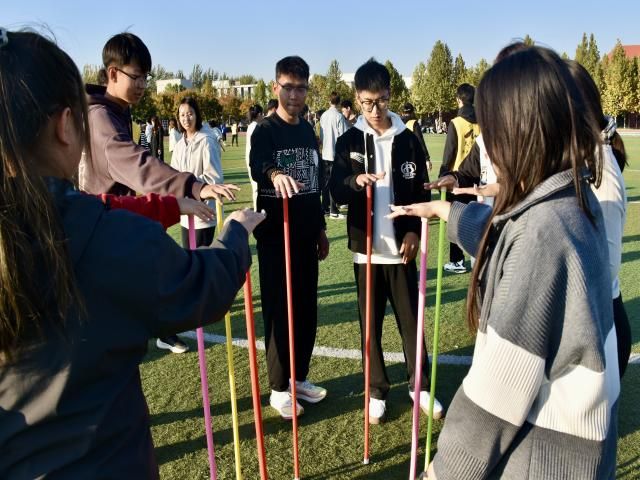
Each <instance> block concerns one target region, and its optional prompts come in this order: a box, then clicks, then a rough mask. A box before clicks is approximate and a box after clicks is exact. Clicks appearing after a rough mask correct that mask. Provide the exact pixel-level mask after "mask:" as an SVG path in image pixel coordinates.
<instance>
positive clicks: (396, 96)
mask: <svg viewBox="0 0 640 480" xmlns="http://www.w3.org/2000/svg"><path fill="white" fill-rule="evenodd" d="M384 66H385V67H387V70H388V71H389V76H390V77H391V91H390V92H389V93H390V96H391V101H390V102H389V108H390V109H391V111H392V112H400V111H402V106H403V105H404V104H405V103H406V102H408V101H409V89H408V88H407V85H406V84H405V83H404V79H403V78H402V75H400V72H398V70H396V67H394V66H393V63H391V61H390V60H387V61H386V62H384Z"/></svg>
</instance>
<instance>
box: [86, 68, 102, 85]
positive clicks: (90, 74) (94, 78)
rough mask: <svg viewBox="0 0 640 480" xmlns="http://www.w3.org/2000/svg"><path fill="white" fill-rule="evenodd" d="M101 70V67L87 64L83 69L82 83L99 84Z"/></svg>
mask: <svg viewBox="0 0 640 480" xmlns="http://www.w3.org/2000/svg"><path fill="white" fill-rule="evenodd" d="M100 68H101V67H100V66H99V65H89V64H86V65H85V66H84V67H82V81H83V82H84V83H94V84H99V83H100V80H99V75H100Z"/></svg>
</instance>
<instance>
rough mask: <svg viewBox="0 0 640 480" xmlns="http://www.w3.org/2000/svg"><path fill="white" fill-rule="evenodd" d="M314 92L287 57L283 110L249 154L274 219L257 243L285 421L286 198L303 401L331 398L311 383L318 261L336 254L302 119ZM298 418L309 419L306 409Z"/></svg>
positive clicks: (262, 205) (311, 139)
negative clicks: (309, 95)
mask: <svg viewBox="0 0 640 480" xmlns="http://www.w3.org/2000/svg"><path fill="white" fill-rule="evenodd" d="M308 89H309V66H308V65H307V63H306V62H305V61H304V60H303V59H302V58H300V57H285V58H283V59H282V60H280V61H279V62H278V63H277V64H276V82H275V83H274V87H273V93H274V94H276V96H277V97H278V108H277V110H276V112H275V113H274V114H273V115H271V116H269V117H267V118H265V119H264V120H263V121H262V122H261V123H260V124H259V125H258V126H257V127H256V129H255V130H254V132H253V134H252V135H251V153H250V155H249V165H250V167H251V176H252V177H253V180H254V181H256V182H257V183H258V201H257V203H258V210H259V211H260V210H263V209H264V210H265V211H266V212H267V219H266V220H265V222H264V223H263V224H262V225H261V228H259V229H256V231H255V237H256V240H257V249H258V260H259V266H260V289H261V296H262V316H263V319H264V331H265V344H266V348H267V370H268V373H269V383H270V386H271V397H270V401H269V403H270V405H271V406H272V407H273V408H275V409H276V410H277V411H278V413H280V415H281V416H282V418H284V419H291V418H292V417H293V415H294V411H293V406H292V401H291V397H290V394H289V389H290V387H289V378H290V373H289V372H290V370H289V343H288V338H289V335H288V333H289V328H288V316H287V291H286V285H285V260H284V234H283V207H282V198H281V197H283V196H286V197H288V198H289V200H288V201H289V221H290V235H291V274H292V284H293V310H294V321H295V328H294V332H295V353H296V372H295V378H296V392H297V397H298V398H299V399H302V400H306V401H307V402H310V403H317V402H320V401H321V400H323V399H324V397H325V396H326V395H327V391H326V390H325V389H324V388H322V387H319V386H317V385H313V384H312V383H310V382H309V381H308V380H307V374H308V373H309V363H310V362H311V352H312V351H313V346H314V344H315V339H316V327H317V323H318V305H317V302H318V260H324V259H325V258H326V257H327V255H328V254H329V241H328V240H327V235H326V233H325V228H326V224H325V221H324V213H323V211H322V207H321V205H320V186H321V178H319V175H320V171H321V169H320V165H319V163H318V162H319V155H318V143H317V141H316V137H315V133H314V131H313V128H312V127H311V125H310V124H309V123H308V122H306V121H304V120H301V119H300V112H302V110H303V108H304V105H305V99H306V96H307V91H308ZM296 412H297V414H298V415H301V414H302V413H303V412H304V410H303V408H302V406H300V405H299V404H298V405H296Z"/></svg>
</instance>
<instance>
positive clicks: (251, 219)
mask: <svg viewBox="0 0 640 480" xmlns="http://www.w3.org/2000/svg"><path fill="white" fill-rule="evenodd" d="M265 218H267V214H266V213H265V212H264V210H263V211H262V212H260V213H258V212H255V211H253V210H252V209H250V208H243V209H242V210H236V211H234V212H231V214H229V216H228V217H227V218H226V219H225V221H224V224H225V225H226V224H227V223H229V222H230V221H231V220H235V221H236V222H239V223H240V224H241V225H242V226H243V227H244V228H245V229H246V230H247V232H248V233H249V234H250V233H251V232H253V230H254V229H255V228H256V227H257V226H258V224H259V223H260V222H262V221H263V220H264V219H265Z"/></svg>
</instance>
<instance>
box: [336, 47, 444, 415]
mask: <svg viewBox="0 0 640 480" xmlns="http://www.w3.org/2000/svg"><path fill="white" fill-rule="evenodd" d="M355 87H356V93H357V98H358V101H359V102H360V106H361V109H362V115H360V117H359V118H358V121H357V122H356V124H355V126H354V127H353V128H351V129H349V130H348V131H347V132H346V133H345V134H344V135H342V136H341V137H340V138H338V142H337V144H336V147H335V151H336V154H335V164H334V166H333V172H332V175H331V191H332V193H333V195H334V196H335V198H336V200H337V201H339V202H340V203H345V204H348V205H349V216H348V219H347V234H348V237H349V248H350V249H351V251H352V252H353V271H354V275H355V282H356V290H357V294H358V312H359V316H360V332H361V333H362V339H361V342H360V345H361V346H363V347H362V348H363V352H362V355H363V358H364V331H365V323H366V317H365V312H366V297H367V292H366V270H367V255H366V253H367V251H366V244H367V238H366V222H367V209H366V202H367V200H366V187H367V186H368V185H371V187H372V190H373V211H372V223H373V252H372V253H373V254H372V259H371V262H372V265H371V267H372V272H371V278H372V287H371V288H372V303H371V307H372V312H371V317H372V318H371V321H372V323H371V328H372V330H371V350H370V358H371V376H370V378H369V386H370V388H371V398H370V399H369V418H368V421H369V423H372V424H379V423H382V422H384V421H385V419H386V413H387V404H386V399H387V395H388V393H389V389H390V387H391V383H390V381H389V377H388V376H387V371H386V368H385V364H384V353H383V350H382V331H383V321H384V317H385V313H386V305H387V300H388V301H389V302H390V303H391V305H392V307H393V311H394V313H395V320H396V324H397V326H398V331H399V333H400V337H401V339H402V349H403V351H404V357H405V364H406V368H407V380H408V381H409V392H408V393H409V396H410V397H411V398H412V399H413V398H414V391H413V386H414V384H415V378H416V375H420V378H421V379H422V388H423V390H422V391H421V392H419V399H418V401H419V403H420V407H421V408H422V410H423V411H425V412H428V411H429V402H430V396H429V392H428V391H427V389H428V388H429V383H428V378H429V365H428V360H427V356H426V355H425V356H424V357H423V360H422V364H421V365H416V361H415V360H416V340H417V338H418V335H422V332H418V331H417V318H418V273H417V267H416V261H415V258H416V255H417V253H418V250H419V248H420V221H419V220H418V219H410V220H409V221H406V220H408V219H406V218H405V219H401V220H400V221H397V220H396V221H394V220H391V219H389V218H387V214H388V213H389V204H391V203H394V202H395V203H399V204H409V203H413V202H423V201H425V200H428V199H429V198H430V192H425V190H424V188H423V183H424V180H423V179H424V175H425V170H426V166H425V165H426V162H425V156H424V150H423V149H422V147H421V146H420V144H419V143H418V140H417V139H416V137H415V135H414V134H413V133H412V132H411V131H409V130H408V129H407V127H406V126H405V124H404V122H403V121H402V119H401V118H400V116H399V115H397V114H395V113H394V112H392V111H390V110H389V101H390V99H391V91H390V90H391V79H390V76H389V71H388V70H387V68H386V67H385V66H384V65H382V64H380V63H378V62H376V61H375V60H373V59H371V60H369V61H368V62H366V63H365V64H363V65H362V66H360V67H359V68H358V70H357V71H356V74H355ZM365 155H366V157H365ZM423 347H424V346H423ZM424 351H426V348H425V349H424ZM442 414H443V408H442V405H441V404H440V402H438V400H437V399H434V410H433V418H435V419H438V418H440V417H441V416H442Z"/></svg>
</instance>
